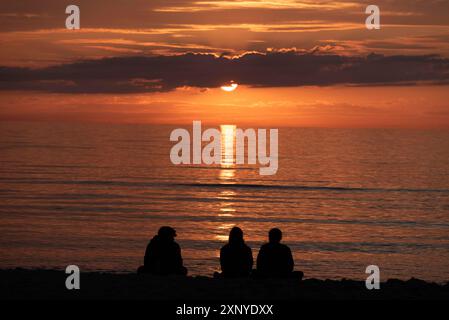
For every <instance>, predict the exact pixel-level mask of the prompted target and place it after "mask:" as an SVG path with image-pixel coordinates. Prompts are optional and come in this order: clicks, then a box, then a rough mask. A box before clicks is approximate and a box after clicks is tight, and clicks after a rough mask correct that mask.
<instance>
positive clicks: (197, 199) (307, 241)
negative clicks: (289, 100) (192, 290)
mask: <svg viewBox="0 0 449 320" xmlns="http://www.w3.org/2000/svg"><path fill="white" fill-rule="evenodd" d="M185 127H186V128H190V127H189V126H188V125H186V126H185ZM172 129H173V128H172V127H169V126H154V125H112V124H71V123H25V122H0V170H1V174H0V268H11V267H25V268H57V269H64V268H65V267H66V266H67V265H69V264H76V265H78V266H79V267H80V268H81V270H84V271H87V270H102V271H104V270H107V271H114V272H133V271H135V269H136V268H137V267H138V266H139V265H140V264H141V263H142V261H143V254H144V251H145V247H146V244H147V242H148V240H149V239H150V238H151V237H152V236H153V235H154V234H155V233H156V232H157V229H158V228H159V227H160V226H162V225H170V226H173V227H175V228H176V230H177V233H178V237H177V241H178V243H179V244H180V245H181V247H182V253H183V257H184V262H185V265H186V267H187V268H188V269H189V273H190V274H193V275H211V274H212V273H213V272H214V271H218V270H219V260H218V256H219V249H220V247H221V246H222V245H223V244H224V243H225V241H226V240H227V235H228V232H229V230H230V228H231V227H232V226H234V225H237V226H240V227H241V228H242V229H243V230H244V232H245V238H246V241H247V243H248V244H249V245H250V247H251V248H252V249H253V255H254V258H255V257H256V256H257V252H258V248H259V247H260V245H261V244H262V243H264V242H265V241H266V238H267V232H268V230H269V229H270V228H272V227H279V228H281V229H282V230H283V232H284V239H283V240H284V242H285V243H286V244H288V245H289V246H290V247H291V248H292V251H293V254H294V258H295V264H296V269H297V270H303V271H304V272H305V274H306V277H318V278H332V279H339V278H343V277H346V278H354V279H363V278H365V277H366V274H365V268H366V267H367V266H368V265H371V264H374V265H378V266H379V267H380V270H381V278H382V279H384V280H385V279H387V278H392V277H395V278H400V279H408V278H410V277H412V276H414V277H419V278H422V279H425V280H432V281H438V282H443V281H447V280H449V131H420V130H394V129H388V130H387V129H308V128H280V129H279V170H278V173H277V174H276V175H273V176H260V175H259V170H258V166H253V165H251V166H249V165H238V166H236V165H233V164H226V165H215V166H205V165H201V166H193V165H190V166H187V165H184V166H175V165H173V164H172V163H171V162H170V158H169V153H170V149H171V147H172V146H173V145H174V143H173V142H170V141H169V136H170V132H171V130H172Z"/></svg>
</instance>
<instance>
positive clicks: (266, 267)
mask: <svg viewBox="0 0 449 320" xmlns="http://www.w3.org/2000/svg"><path fill="white" fill-rule="evenodd" d="M281 239H282V232H281V230H279V229H277V228H274V229H271V230H270V232H269V242H268V243H266V244H264V245H262V247H261V248H260V250H259V254H258V256H257V275H259V276H262V277H289V276H290V275H291V274H292V272H293V267H294V261H293V256H292V252H291V250H290V248H289V247H288V246H286V245H284V244H282V243H280V241H281Z"/></svg>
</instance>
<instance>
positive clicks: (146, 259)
mask: <svg viewBox="0 0 449 320" xmlns="http://www.w3.org/2000/svg"><path fill="white" fill-rule="evenodd" d="M151 254H152V250H151V246H150V244H148V245H147V248H146V249H145V257H144V258H143V265H144V266H145V267H149V266H150V263H151Z"/></svg>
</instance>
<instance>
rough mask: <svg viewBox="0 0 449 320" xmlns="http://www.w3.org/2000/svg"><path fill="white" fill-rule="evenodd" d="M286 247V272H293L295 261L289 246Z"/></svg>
mask: <svg viewBox="0 0 449 320" xmlns="http://www.w3.org/2000/svg"><path fill="white" fill-rule="evenodd" d="M286 248H287V266H288V269H287V270H288V272H293V269H294V267H295V261H294V260H293V255H292V251H291V250H290V248H289V247H286Z"/></svg>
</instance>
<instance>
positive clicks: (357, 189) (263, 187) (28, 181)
mask: <svg viewBox="0 0 449 320" xmlns="http://www.w3.org/2000/svg"><path fill="white" fill-rule="evenodd" d="M0 181H3V182H6V183H11V184H16V183H17V184H61V185H107V186H121V187H149V188H151V187H166V188H173V187H175V188H176V187H181V188H209V189H220V188H225V189H257V190H298V191H340V192H426V193H449V189H423V188H419V189H418V188H416V189H415V188H363V187H343V186H342V187H339V186H304V185H283V184H250V183H176V182H148V181H142V182H140V181H119V180H48V179H47V180H45V179H29V178H16V179H10V178H0Z"/></svg>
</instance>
